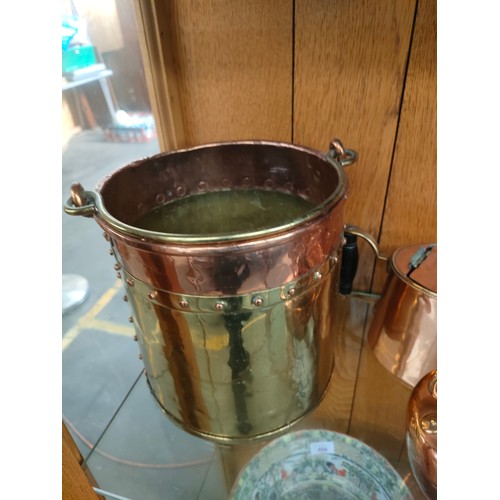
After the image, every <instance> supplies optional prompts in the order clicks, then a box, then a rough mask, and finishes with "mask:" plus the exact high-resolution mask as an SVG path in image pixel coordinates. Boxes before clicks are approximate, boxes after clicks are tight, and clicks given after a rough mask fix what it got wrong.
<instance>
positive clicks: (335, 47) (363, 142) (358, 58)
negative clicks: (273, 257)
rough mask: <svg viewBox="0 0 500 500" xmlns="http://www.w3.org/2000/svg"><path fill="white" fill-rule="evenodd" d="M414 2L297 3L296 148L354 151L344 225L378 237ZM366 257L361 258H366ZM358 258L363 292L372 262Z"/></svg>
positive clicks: (311, 0) (302, 0)
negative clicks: (332, 144) (336, 145)
mask: <svg viewBox="0 0 500 500" xmlns="http://www.w3.org/2000/svg"><path fill="white" fill-rule="evenodd" d="M414 13H415V1H409V2H399V1H396V0H383V1H379V2H372V1H369V0H352V1H349V2H341V1H337V2H331V1H329V0H322V1H318V0H296V14H295V68H294V73H295V83H294V129H293V141H294V142H295V143H299V144H303V145H307V146H312V147H315V148H318V149H320V150H327V149H328V144H329V141H330V139H331V138H333V137H339V138H340V139H341V140H342V141H343V142H344V145H345V146H346V147H349V148H352V149H355V150H357V151H358V153H359V160H358V162H357V163H356V164H354V165H353V166H352V167H349V168H348V169H347V175H348V177H349V182H350V187H349V200H348V202H347V207H346V220H347V221H348V222H349V223H351V224H355V225H357V226H360V227H361V228H362V229H364V230H365V231H367V232H369V233H370V234H372V235H373V236H374V237H375V238H378V236H379V229H380V225H381V222H382V214H383V208H384V200H385V195H386V189H387V181H388V177H389V169H390V165H391V158H392V154H393V149H394V141H395V135H396V127H397V122H398V114H399V107H400V103H401V96H402V91H403V82H404V74H405V69H406V61H407V57H408V49H409V44H410V35H411V29H412V24H413V19H414ZM363 254H366V252H363ZM371 257H372V256H371V255H370V253H369V252H368V253H367V254H366V255H362V256H361V259H360V260H361V263H362V265H361V266H360V268H359V272H358V275H359V276H361V280H358V282H359V283H360V284H362V285H364V286H365V287H366V285H367V284H369V282H370V279H371V269H372V263H373V260H372V258H371Z"/></svg>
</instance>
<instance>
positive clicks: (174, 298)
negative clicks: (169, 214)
mask: <svg viewBox="0 0 500 500" xmlns="http://www.w3.org/2000/svg"><path fill="white" fill-rule="evenodd" d="M346 151H347V153H344V151H342V153H343V154H342V156H340V155H339V153H338V150H336V149H331V150H330V151H329V152H328V153H326V154H324V153H321V152H318V151H315V150H312V149H309V148H304V147H300V146H295V145H291V144H286V143H277V142H264V141H258V142H257V141H241V142H231V143H217V144H210V145H204V146H199V147H195V148H190V149H185V150H179V151H173V152H168V153H160V154H159V155H156V156H153V157H151V158H146V159H143V160H140V161H137V162H134V163H132V164H130V165H127V166H125V167H123V168H121V169H118V170H117V171H115V172H113V173H112V174H111V175H109V176H108V177H106V178H105V179H104V180H103V181H102V182H101V183H100V185H99V186H98V187H97V189H96V191H84V190H83V188H81V189H80V190H79V191H78V190H77V191H76V192H74V193H72V198H71V200H68V203H67V204H66V206H65V210H66V212H67V213H69V214H71V215H85V216H93V217H94V219H95V221H96V222H97V223H98V224H99V225H100V226H101V228H102V229H103V230H104V232H105V235H106V238H107V239H108V241H109V243H110V245H111V250H112V253H113V255H114V256H115V258H116V261H117V265H116V267H117V268H118V269H119V274H120V276H121V277H122V279H123V283H124V287H125V290H126V295H127V298H128V303H129V305H130V307H131V312H132V317H131V320H132V321H133V324H134V327H135V330H136V332H137V340H138V344H139V349H140V352H141V355H142V359H143V362H144V365H145V371H146V375H147V380H148V383H149V385H150V388H151V391H152V393H153V395H154V397H155V398H156V400H157V401H158V403H159V404H160V406H161V408H162V409H163V410H164V411H165V413H166V414H167V415H168V416H169V417H170V418H171V419H173V421H174V422H176V423H177V424H178V425H180V426H181V427H182V428H183V429H184V430H186V431H188V432H191V433H193V434H196V435H198V436H201V437H205V438H208V439H210V440H213V441H216V442H222V443H224V442H230V443H232V442H237V441H239V440H247V439H249V438H252V439H257V438H261V437H267V436H270V435H274V434H276V433H279V432H281V431H284V430H286V429H287V428H288V427H290V425H292V424H293V423H294V422H296V421H297V420H298V419H300V418H301V417H302V416H304V415H305V414H306V413H307V412H309V411H310V410H312V409H313V408H314V407H316V406H317V404H318V403H319V402H320V400H321V398H322V396H323V394H324V392H325V391H326V388H327V385H328V383H329V380H330V377H331V373H332V370H333V363H334V355H333V345H334V342H333V335H334V334H335V332H333V331H332V328H331V327H332V323H333V320H332V318H333V314H334V313H335V311H334V309H333V304H332V298H333V295H334V294H335V293H336V287H337V283H338V274H339V269H338V268H339V261H340V252H341V250H342V241H343V231H344V225H343V206H344V202H345V199H346V192H347V180H346V177H345V174H344V171H343V168H344V166H346V165H347V164H349V163H352V162H353V161H355V153H354V152H353V151H350V150H346ZM248 188H255V189H262V190H276V191H281V192H283V193H289V194H293V195H296V196H300V197H302V198H304V199H306V200H308V201H309V202H310V203H311V207H312V208H311V209H310V210H308V211H307V213H305V214H304V215H303V216H301V217H298V218H295V219H293V220H287V221H286V222H285V223H284V224H282V225H280V226H277V227H272V228H268V229H263V230H256V231H253V232H252V231H249V232H246V233H228V234H219V235H211V234H208V235H196V234H172V233H159V232H154V231H147V230H143V229H140V228H139V227H137V226H135V225H134V224H135V222H136V221H137V220H138V218H140V217H141V216H142V215H144V214H146V213H148V212H150V211H151V210H153V209H154V208H155V207H157V206H159V205H162V204H165V203H168V202H170V201H173V200H176V199H179V198H182V197H187V196H194V195H197V194H200V193H204V192H207V191H219V190H228V189H248Z"/></svg>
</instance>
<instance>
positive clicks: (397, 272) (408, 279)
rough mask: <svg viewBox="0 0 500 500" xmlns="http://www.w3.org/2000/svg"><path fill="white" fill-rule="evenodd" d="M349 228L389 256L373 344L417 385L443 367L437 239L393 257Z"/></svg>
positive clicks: (384, 360) (352, 231) (389, 366)
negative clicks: (439, 337)
mask: <svg viewBox="0 0 500 500" xmlns="http://www.w3.org/2000/svg"><path fill="white" fill-rule="evenodd" d="M346 234H347V235H348V238H349V237H354V238H357V237H358V236H359V237H361V238H363V239H364V240H365V241H366V242H367V243H368V244H369V245H370V246H371V248H372V249H373V250H374V252H375V253H376V256H377V258H378V259H379V260H382V261H387V273H388V275H387V278H386V281H385V284H384V289H383V291H382V295H381V296H378V297H377V296H375V295H374V294H372V298H376V300H375V306H374V312H373V317H372V320H371V322H370V325H369V329H368V344H369V345H370V347H371V348H372V350H373V353H374V355H375V357H376V358H377V359H378V360H379V361H380V363H381V364H382V365H383V366H384V367H385V368H387V370H389V371H390V372H391V373H393V374H394V375H395V376H396V377H397V378H399V379H400V380H402V381H403V382H405V383H407V384H408V385H410V386H411V387H414V386H415V384H416V383H417V382H418V381H419V380H420V379H421V378H422V377H423V376H424V375H425V374H426V373H428V372H429V371H431V370H433V369H436V368H437V245H435V244H431V243H429V244H419V245H408V246H405V247H402V248H399V249H397V250H396V251H395V252H394V253H393V254H392V256H391V257H387V256H385V255H382V254H381V253H380V251H379V248H378V245H377V243H376V241H375V240H374V239H373V238H372V237H371V236H370V235H368V234H366V233H365V232H364V231H362V230H361V229H359V228H357V227H354V226H348V227H347V228H346Z"/></svg>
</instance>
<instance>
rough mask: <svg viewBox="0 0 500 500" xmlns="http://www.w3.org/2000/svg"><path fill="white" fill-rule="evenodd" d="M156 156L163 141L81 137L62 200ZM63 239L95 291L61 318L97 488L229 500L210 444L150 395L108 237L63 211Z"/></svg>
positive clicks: (70, 393)
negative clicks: (79, 187) (75, 184)
mask: <svg viewBox="0 0 500 500" xmlns="http://www.w3.org/2000/svg"><path fill="white" fill-rule="evenodd" d="M158 151H159V146H158V143H157V142H156V141H152V142H148V143H135V144H127V143H110V142H106V141H104V138H103V135H102V132H101V131H100V130H98V129H97V130H93V131H84V132H81V133H79V134H77V135H75V136H74V137H73V138H72V139H71V141H70V143H69V144H68V146H67V148H66V149H65V150H64V151H63V161H62V164H63V175H62V179H63V186H62V202H63V203H64V201H66V200H67V199H68V197H69V192H70V186H71V184H72V183H73V182H75V181H78V182H80V183H81V184H82V185H83V186H84V188H85V189H87V190H92V189H94V188H95V186H96V185H97V183H98V181H99V180H100V179H102V178H103V177H104V176H105V175H107V174H109V173H110V172H112V171H113V170H115V169H116V168H118V167H121V166H123V165H126V164H128V163H130V162H132V161H134V160H137V159H139V158H143V157H146V156H150V155H152V154H155V153H157V152H158ZM62 242H63V262H62V270H63V273H70V274H78V275H81V276H83V277H85V278H86V279H87V280H88V282H89V286H90V293H89V296H88V298H87V300H86V301H85V302H84V303H83V304H82V305H81V306H79V307H78V308H77V309H75V310H73V311H70V312H68V313H66V314H64V315H63V317H62V330H63V351H62V408H63V418H64V419H65V421H66V424H67V426H68V428H69V430H70V432H71V433H72V435H73V437H74V439H75V441H76V443H77V445H78V446H79V448H80V450H81V452H82V455H83V456H84V457H87V458H88V460H87V463H88V465H89V468H90V469H91V471H92V474H93V475H94V477H95V478H96V480H97V482H98V485H99V487H100V488H101V489H102V490H105V491H108V492H110V493H112V494H114V495H119V496H121V497H124V498H127V499H130V500H160V499H191V498H192V499H197V498H200V499H207V500H210V499H214V500H215V499H221V498H224V493H223V490H222V488H223V486H222V485H223V481H222V478H221V476H220V468H219V467H218V464H217V463H216V462H215V461H214V460H215V459H214V457H215V455H214V448H213V445H211V444H210V443H208V442H206V441H203V440H201V439H198V438H195V437H193V436H191V435H189V434H187V433H185V432H184V431H182V430H181V429H179V428H177V427H176V426H175V425H173V424H172V423H171V422H170V421H169V420H168V419H167V418H166V417H165V416H164V415H163V413H162V412H161V410H160V409H159V407H158V406H157V404H156V402H155V401H154V399H153V397H152V396H151V394H150V392H149V389H148V387H147V384H146V382H145V379H144V376H143V375H142V370H143V365H142V362H141V361H140V360H139V359H138V354H139V351H138V347H137V344H136V343H135V342H134V341H133V340H132V337H133V334H134V333H133V328H132V326H131V325H130V323H129V322H128V317H129V316H130V312H129V308H128V305H127V304H126V303H125V302H124V301H123V300H122V297H123V290H122V286H121V282H120V281H119V280H117V277H116V271H115V270H114V269H113V265H114V260H113V258H112V257H111V256H110V255H109V253H108V248H109V246H108V244H107V242H106V241H105V239H104V238H103V234H102V230H101V229H100V228H99V226H98V225H97V224H96V223H95V221H94V220H92V219H89V218H84V217H72V216H70V215H67V214H66V213H64V212H63V215H62ZM118 410H119V411H118ZM104 431H106V432H105V433H104V435H103V432H104ZM96 443H97V447H96V449H95V451H94V452H93V453H92V454H90V452H91V449H92V447H93V446H94V445H96ZM89 454H90V456H89ZM106 498H117V497H116V496H115V497H113V496H107V497H106Z"/></svg>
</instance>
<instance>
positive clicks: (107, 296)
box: [62, 280, 122, 351]
mask: <svg viewBox="0 0 500 500" xmlns="http://www.w3.org/2000/svg"><path fill="white" fill-rule="evenodd" d="M121 288H122V282H121V281H120V280H117V281H116V283H115V284H114V285H113V286H112V287H111V288H109V289H108V290H106V291H105V292H104V293H103V295H102V296H101V298H100V299H99V300H98V301H97V302H96V303H95V304H94V305H93V306H92V307H91V308H90V310H89V311H88V312H87V313H86V314H84V315H83V316H82V317H81V318H80V319H79V320H78V322H77V324H76V325H75V326H73V328H70V329H69V330H68V331H67V332H66V334H65V335H64V336H63V339H62V350H63V351H64V350H65V349H67V348H68V347H69V346H70V345H71V344H72V342H73V341H74V340H75V339H76V338H77V337H78V335H79V334H80V332H81V331H82V330H83V329H84V328H88V327H89V325H90V324H91V323H92V321H94V320H95V317H96V316H97V315H98V314H99V313H100V312H101V311H102V310H103V309H104V308H105V307H106V306H107V305H108V304H109V303H110V301H111V300H112V299H113V297H114V296H115V295H116V294H117V293H118V291H119V290H120V289H121Z"/></svg>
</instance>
